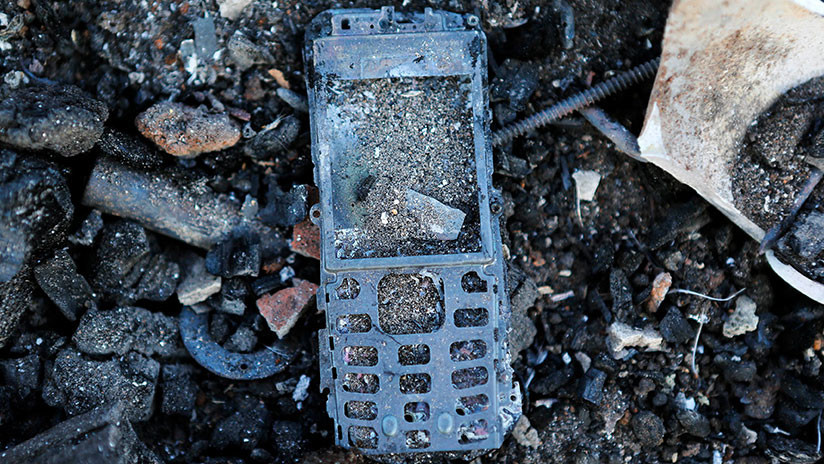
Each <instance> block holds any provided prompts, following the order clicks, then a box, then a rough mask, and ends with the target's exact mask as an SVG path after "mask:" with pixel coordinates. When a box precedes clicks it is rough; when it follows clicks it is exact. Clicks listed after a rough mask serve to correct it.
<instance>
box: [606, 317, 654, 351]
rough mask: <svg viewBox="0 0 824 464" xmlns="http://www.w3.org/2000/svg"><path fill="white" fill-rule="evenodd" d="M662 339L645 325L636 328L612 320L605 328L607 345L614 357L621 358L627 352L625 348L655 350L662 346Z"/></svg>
mask: <svg viewBox="0 0 824 464" xmlns="http://www.w3.org/2000/svg"><path fill="white" fill-rule="evenodd" d="M663 343H664V339H663V338H662V337H661V335H660V334H659V333H658V332H657V331H655V330H653V329H651V328H649V327H647V328H645V329H636V328H635V327H632V326H630V325H627V324H624V323H623V322H617V321H616V322H613V323H612V324H610V326H609V327H608V328H607V347H608V348H609V350H610V354H611V355H612V357H613V358H615V359H621V358H623V357H625V356H626V355H627V354H629V351H628V350H627V348H629V347H638V348H643V349H644V350H646V351H657V350H660V349H661V348H662V345H663Z"/></svg>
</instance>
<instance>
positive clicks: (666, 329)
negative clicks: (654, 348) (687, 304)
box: [658, 306, 695, 343]
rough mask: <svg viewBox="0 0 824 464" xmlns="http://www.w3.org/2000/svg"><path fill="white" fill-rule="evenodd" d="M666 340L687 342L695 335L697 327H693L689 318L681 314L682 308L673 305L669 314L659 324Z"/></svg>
mask: <svg viewBox="0 0 824 464" xmlns="http://www.w3.org/2000/svg"><path fill="white" fill-rule="evenodd" d="M658 328H659V330H660V331H661V335H662V336H663V337H664V340H666V341H668V342H671V343H686V342H687V341H689V340H692V339H693V338H694V337H695V329H693V328H692V326H691V325H690V323H689V322H688V321H687V319H686V318H685V317H684V316H683V315H682V314H681V310H679V309H678V308H676V307H674V306H673V307H671V308H670V309H669V310H668V311H667V314H666V315H665V316H664V318H663V319H661V324H660V325H659V326H658Z"/></svg>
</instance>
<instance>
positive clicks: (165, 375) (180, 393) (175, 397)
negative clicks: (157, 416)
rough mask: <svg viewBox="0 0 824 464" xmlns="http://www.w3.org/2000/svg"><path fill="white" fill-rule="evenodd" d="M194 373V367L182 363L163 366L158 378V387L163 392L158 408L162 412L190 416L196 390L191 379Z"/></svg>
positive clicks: (195, 385)
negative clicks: (159, 378)
mask: <svg viewBox="0 0 824 464" xmlns="http://www.w3.org/2000/svg"><path fill="white" fill-rule="evenodd" d="M194 373H195V369H194V368H192V367H191V366H187V365H183V364H168V365H165V366H163V371H162V372H161V380H160V389H161V391H162V392H163V399H162V401H161V403H160V410H161V411H162V412H163V414H167V415H180V416H184V417H189V416H191V414H192V411H194V408H195V400H196V399H197V390H198V388H197V383H195V381H194V379H193V376H194Z"/></svg>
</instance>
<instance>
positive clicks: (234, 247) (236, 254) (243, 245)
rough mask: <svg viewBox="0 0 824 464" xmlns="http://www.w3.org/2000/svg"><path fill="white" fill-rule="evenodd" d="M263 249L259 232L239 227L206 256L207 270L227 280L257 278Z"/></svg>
mask: <svg viewBox="0 0 824 464" xmlns="http://www.w3.org/2000/svg"><path fill="white" fill-rule="evenodd" d="M260 261H261V247H260V236H259V235H258V234H257V232H255V231H253V230H251V229H249V228H246V227H239V228H237V229H234V230H233V231H232V232H231V234H230V235H229V236H228V237H226V239H224V240H223V241H221V242H220V243H218V244H217V245H215V247H214V248H212V249H211V250H209V252H208V253H207V254H206V270H207V271H209V273H210V274H212V275H216V276H222V277H226V278H230V277H237V276H253V277H254V276H257V275H258V272H260Z"/></svg>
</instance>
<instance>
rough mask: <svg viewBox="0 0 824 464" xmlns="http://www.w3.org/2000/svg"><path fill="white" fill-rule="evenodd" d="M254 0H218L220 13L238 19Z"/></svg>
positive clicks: (228, 17) (227, 17)
mask: <svg viewBox="0 0 824 464" xmlns="http://www.w3.org/2000/svg"><path fill="white" fill-rule="evenodd" d="M250 3H252V0H217V4H218V7H219V9H220V15H221V16H223V17H224V18H226V19H237V18H238V16H240V13H241V12H242V11H243V9H244V8H246V7H247V6H248V5H249V4H250Z"/></svg>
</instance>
